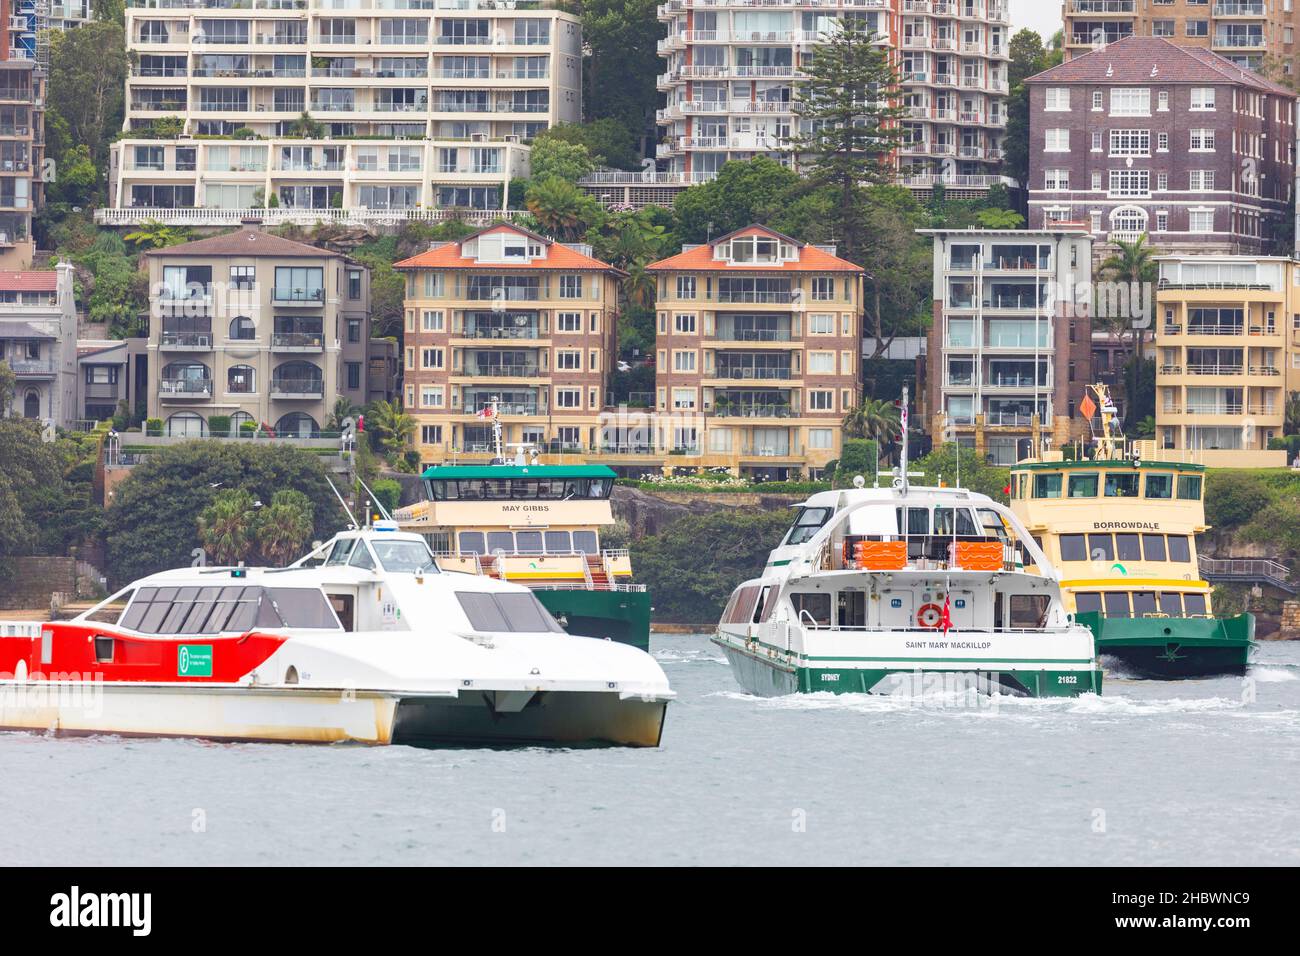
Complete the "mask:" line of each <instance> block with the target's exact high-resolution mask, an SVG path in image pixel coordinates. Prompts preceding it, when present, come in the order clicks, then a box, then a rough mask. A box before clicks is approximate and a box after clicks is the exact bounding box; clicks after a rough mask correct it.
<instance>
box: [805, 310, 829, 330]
mask: <svg viewBox="0 0 1300 956" xmlns="http://www.w3.org/2000/svg"><path fill="white" fill-rule="evenodd" d="M808 331H809V333H811V334H812V335H834V334H835V316H833V315H831V314H830V313H827V312H813V313H812V314H811V315H809V316H808Z"/></svg>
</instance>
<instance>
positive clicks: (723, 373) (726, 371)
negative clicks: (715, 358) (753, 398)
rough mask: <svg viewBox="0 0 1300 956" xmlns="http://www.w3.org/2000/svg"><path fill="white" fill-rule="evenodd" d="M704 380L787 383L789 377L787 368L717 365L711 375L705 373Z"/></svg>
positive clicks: (790, 376)
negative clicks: (722, 379) (721, 379)
mask: <svg viewBox="0 0 1300 956" xmlns="http://www.w3.org/2000/svg"><path fill="white" fill-rule="evenodd" d="M704 377H705V378H727V379H733V380H736V381H769V382H771V381H789V380H790V379H791V378H792V377H793V376H792V375H791V371H790V368H789V367H788V366H779V367H768V368H756V367H754V366H735V365H719V366H718V367H717V368H716V369H714V370H713V372H712V373H709V372H705V373H704Z"/></svg>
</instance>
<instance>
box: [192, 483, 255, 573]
mask: <svg viewBox="0 0 1300 956" xmlns="http://www.w3.org/2000/svg"><path fill="white" fill-rule="evenodd" d="M255 520H256V516H255V515H254V506H253V496H252V495H250V494H249V493H248V492H247V491H244V490H243V489H242V488H231V489H227V490H225V491H221V492H219V493H218V494H217V497H216V498H215V499H213V501H212V503H211V504H210V505H208V506H207V507H206V508H204V509H203V510H202V511H201V512H199V517H198V526H199V540H200V541H201V542H202V543H203V548H204V550H206V551H207V553H208V557H209V558H211V559H212V561H213V562H214V563H216V564H218V565H232V564H237V563H238V562H240V561H244V560H247V558H248V556H249V552H250V550H251V548H252V545H253V526H254V523H255Z"/></svg>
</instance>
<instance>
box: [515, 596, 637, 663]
mask: <svg viewBox="0 0 1300 956" xmlns="http://www.w3.org/2000/svg"><path fill="white" fill-rule="evenodd" d="M533 593H534V594H536V595H537V599H538V600H539V601H541V602H542V605H543V606H544V607H545V608H546V609H547V610H548V611H550V612H551V614H552V615H553V616H554V617H556V618H561V619H562V620H561V623H562V624H563V625H564V629H565V630H566V631H568V632H569V633H570V634H577V635H580V636H582V637H597V638H601V639H605V638H608V639H609V640H611V641H618V642H619V643H620V644H631V645H632V646H633V647H638V648H640V649H641V650H643V651H648V650H650V594H649V592H647V591H588V590H584V589H582V588H573V589H557V590H550V591H548V590H537V591H534V592H533Z"/></svg>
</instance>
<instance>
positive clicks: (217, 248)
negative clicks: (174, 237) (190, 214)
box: [145, 229, 346, 259]
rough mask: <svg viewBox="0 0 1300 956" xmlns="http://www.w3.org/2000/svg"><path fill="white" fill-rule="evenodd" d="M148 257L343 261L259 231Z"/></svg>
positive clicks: (197, 242) (189, 244) (190, 244)
mask: <svg viewBox="0 0 1300 956" xmlns="http://www.w3.org/2000/svg"><path fill="white" fill-rule="evenodd" d="M145 255H146V256H275V257H277V258H291V257H292V258H307V257H311V258H313V259H323V258H331V259H335V258H338V259H342V258H346V257H344V256H342V255H341V254H340V253H337V252H331V251H330V250H328V249H322V248H320V247H319V246H309V245H307V243H305V242H294V241H293V240H292V239H284V238H282V237H280V236H275V235H272V234H271V233H269V232H262V231H261V230H260V229H240V230H238V231H237V232H231V233H227V234H226V235H224V236H211V237H209V238H207V239H196V240H194V241H193V242H183V243H181V244H180V245H178V246H167V247H166V248H165V249H150V250H149V251H148V252H146V253H145Z"/></svg>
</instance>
